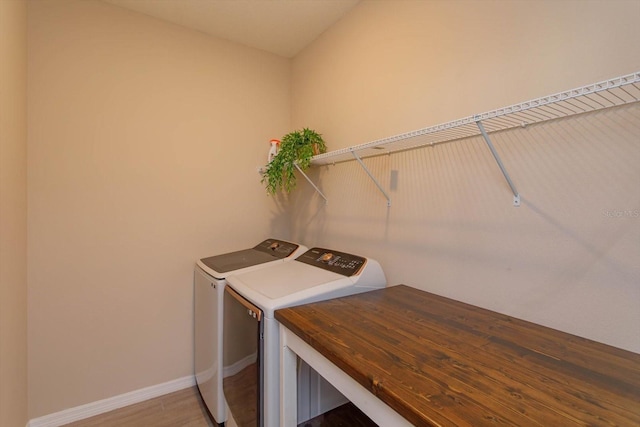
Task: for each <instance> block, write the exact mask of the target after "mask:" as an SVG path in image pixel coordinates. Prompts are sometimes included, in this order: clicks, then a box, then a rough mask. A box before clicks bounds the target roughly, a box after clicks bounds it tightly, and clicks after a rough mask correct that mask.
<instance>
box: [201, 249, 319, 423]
mask: <svg viewBox="0 0 640 427" xmlns="http://www.w3.org/2000/svg"><path fill="white" fill-rule="evenodd" d="M306 250H307V248H306V247H305V246H302V245H298V244H295V243H289V242H285V241H282V240H277V239H267V240H265V241H263V242H261V243H259V244H258V245H256V246H255V247H253V248H249V249H243V250H240V251H235V252H229V253H225V254H221V255H216V256H212V257H209V258H203V259H200V260H198V261H197V263H196V266H195V271H194V285H193V286H194V337H195V339H194V370H195V377H196V383H197V385H198V390H199V391H200V395H201V396H202V400H203V401H204V403H205V405H206V406H207V409H208V411H209V413H210V415H211V416H212V417H213V418H214V421H215V422H216V423H218V424H220V425H224V422H225V421H226V406H225V401H224V396H223V394H222V393H223V391H222V376H221V375H220V373H221V372H222V355H223V353H222V352H223V346H222V325H223V324H224V316H223V305H222V302H223V292H224V288H225V284H226V278H227V276H229V274H231V273H236V272H243V271H244V272H248V271H253V270H257V269H261V268H265V267H268V266H271V265H274V264H280V263H284V262H287V261H290V260H293V259H294V258H296V257H297V256H299V255H301V254H303V253H304V252H305V251H306Z"/></svg>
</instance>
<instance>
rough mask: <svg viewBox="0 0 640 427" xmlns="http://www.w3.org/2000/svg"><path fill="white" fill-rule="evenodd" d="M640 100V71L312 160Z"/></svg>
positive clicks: (361, 154) (346, 157)
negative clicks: (479, 126) (479, 123)
mask: <svg viewBox="0 0 640 427" xmlns="http://www.w3.org/2000/svg"><path fill="white" fill-rule="evenodd" d="M639 100H640V71H639V72H636V73H633V74H628V75H626V76H621V77H617V78H614V79H610V80H606V81H603V82H599V83H594V84H590V85H587V86H583V87H580V88H577V89H571V90H568V91H565V92H561V93H557V94H554V95H549V96H545V97H542V98H537V99H534V100H531V101H527V102H522V103H520V104H515V105H511V106H508V107H504V108H499V109H497V110H493V111H489V112H486V113H482V114H476V115H473V116H469V117H465V118H463V119H459V120H454V121H451V122H447V123H443V124H440V125H436V126H430V127H427V128H423V129H419V130H415V131H412V132H407V133H403V134H400V135H395V136H391V137H388V138H383V139H378V140H375V141H371V142H368V143H365V144H361V145H355V146H352V147H347V148H343V149H340V150H335V151H330V152H328V153H324V154H320V155H317V156H314V157H313V158H312V160H311V163H312V164H313V165H316V166H318V165H327V164H333V163H339V162H345V161H350V160H354V159H357V158H366V157H372V156H380V155H382V154H390V153H394V152H398V151H404V150H410V149H414V148H419V147H424V146H428V145H434V144H440V143H444V142H450V141H455V140H459V139H463V138H468V137H472V136H478V135H480V134H481V132H480V130H479V128H478V122H481V123H482V124H483V125H484V128H485V129H486V131H487V133H492V132H496V131H500V130H505V129H511V128H515V127H520V126H522V127H523V126H527V125H529V124H533V123H540V122H544V121H547V120H554V119H559V118H562V117H568V116H573V115H576V114H582V113H588V112H592V111H597V110H602V109H605V108H610V107H615V106H619V105H624V104H630V103H633V102H638V101H639ZM354 153H355V154H357V156H354Z"/></svg>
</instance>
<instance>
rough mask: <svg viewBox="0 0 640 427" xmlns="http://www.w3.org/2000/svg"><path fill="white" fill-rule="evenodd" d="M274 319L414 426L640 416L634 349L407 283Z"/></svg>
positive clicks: (638, 360) (624, 420) (604, 421)
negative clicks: (526, 319) (632, 351)
mask: <svg viewBox="0 0 640 427" xmlns="http://www.w3.org/2000/svg"><path fill="white" fill-rule="evenodd" d="M276 319H278V320H279V321H280V322H281V323H282V324H283V325H285V326H286V327H287V328H289V329H290V330H291V331H292V332H294V333H295V334H296V335H298V336H300V337H301V338H302V339H303V340H304V341H305V342H307V343H308V344H309V345H311V346H312V347H314V348H315V349H316V350H317V351H319V352H320V353H321V354H323V355H324V356H325V357H327V358H328V359H329V360H330V361H331V362H332V363H334V364H335V365H336V366H338V367H339V368H340V369H342V370H343V371H345V373H346V374H348V375H349V376H351V377H352V378H353V379H354V380H355V381H357V382H358V383H360V384H361V385H362V386H363V387H365V388H366V389H367V390H369V391H370V392H372V393H373V394H375V395H376V396H378V397H379V398H380V399H381V400H382V401H384V402H385V403H387V404H388V405H389V406H391V407H392V408H394V409H395V410H396V411H397V412H398V413H400V414H401V415H403V416H404V417H406V418H407V419H408V420H409V421H411V422H412V423H414V424H416V425H425V426H482V425H522V426H529V425H543V426H550V425H558V426H559V425H563V426H564V425H593V426H605V425H606V426H611V425H618V426H638V425H640V355H638V354H635V353H631V352H628V351H625V350H622V349H617V348H614V347H611V346H607V345H605V344H601V343H596V342H594V341H591V340H588V339H584V338H580V337H577V336H574V335H571V334H567V333H564V332H561V331H557V330H553V329H550V328H546V327H544V326H540V325H536V324H533V323H530V322H526V321H524V320H520V319H516V318H513V317H510V316H506V315H503V314H499V313H495V312H492V311H489V310H485V309H482V308H479V307H475V306H472V305H468V304H464V303H461V302H459V301H454V300H451V299H448V298H444V297H440V296H437V295H433V294H430V293H428V292H423V291H420V290H417V289H414V288H411V287H408V286H404V285H399V286H393V287H389V288H386V289H382V290H379V291H372V292H367V293H363V294H359V295H354V296H350V297H345V298H338V299H334V300H330V301H323V302H318V303H314V304H308V305H304V306H299V307H292V308H287V309H282V310H277V311H276Z"/></svg>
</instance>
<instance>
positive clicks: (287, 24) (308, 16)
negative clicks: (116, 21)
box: [103, 0, 360, 58]
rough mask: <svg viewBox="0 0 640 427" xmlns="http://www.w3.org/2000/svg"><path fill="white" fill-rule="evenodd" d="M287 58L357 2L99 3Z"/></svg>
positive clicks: (198, 0) (221, 0)
mask: <svg viewBox="0 0 640 427" xmlns="http://www.w3.org/2000/svg"><path fill="white" fill-rule="evenodd" d="M103 1H105V2H107V3H111V4H114V5H117V6H121V7H124V8H127V9H130V10H134V11H137V12H140V13H143V14H145V15H149V16H153V17H155V18H159V19H162V20H165V21H169V22H172V23H174V24H178V25H181V26H184V27H187V28H191V29H195V30H198V31H202V32H204V33H207V34H210V35H212V36H215V37H220V38H223V39H226V40H230V41H233V42H236V43H240V44H243V45H245V46H250V47H254V48H257V49H261V50H265V51H267V52H272V53H275V54H277V55H281V56H284V57H287V58H291V57H293V56H295V55H296V54H297V53H298V52H300V50H302V49H303V48H304V47H305V46H307V45H308V44H309V43H311V42H312V41H313V40H315V39H316V38H317V37H318V36H319V35H320V34H322V33H323V32H324V31H325V30H326V29H327V28H329V27H330V26H331V25H333V24H334V23H336V22H337V21H339V20H340V18H342V17H343V16H344V15H345V14H346V13H347V12H349V11H350V10H351V9H352V8H353V7H354V6H355V5H356V4H357V3H358V2H359V1H360V0H103Z"/></svg>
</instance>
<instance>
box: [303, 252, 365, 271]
mask: <svg viewBox="0 0 640 427" xmlns="http://www.w3.org/2000/svg"><path fill="white" fill-rule="evenodd" d="M296 261H300V262H303V263H305V264H309V265H313V266H314V267H318V268H322V269H324V270H328V271H332V272H334V273H338V274H342V275H344V276H353V275H355V274H358V273H359V272H360V270H361V269H362V267H364V265H365V264H366V262H367V259H366V258H364V257H361V256H358V255H352V254H347V253H345V252H339V251H334V250H332V249H325V248H311V249H309V250H308V251H307V252H305V253H303V254H302V255H300V256H299V257H298V258H296Z"/></svg>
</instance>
